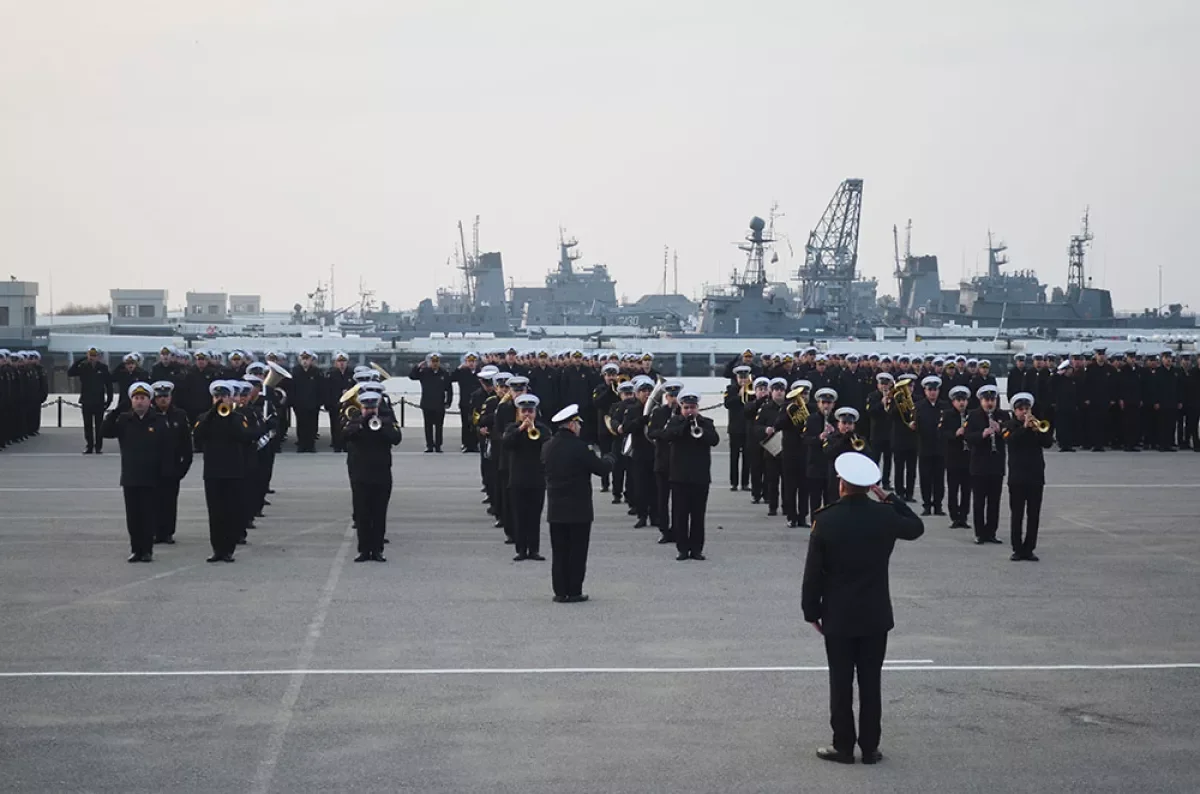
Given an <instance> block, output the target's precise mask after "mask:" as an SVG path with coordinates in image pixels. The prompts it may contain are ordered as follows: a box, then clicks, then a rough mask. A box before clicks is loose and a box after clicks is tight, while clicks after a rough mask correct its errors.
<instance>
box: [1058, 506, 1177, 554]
mask: <svg viewBox="0 0 1200 794" xmlns="http://www.w3.org/2000/svg"><path fill="white" fill-rule="evenodd" d="M1059 518H1061V519H1062V520H1063V521H1066V522H1067V523H1068V524H1074V525H1075V526H1077V527H1082V528H1084V529H1093V530H1095V531H1096V532H1099V533H1100V534H1102V535H1106V536H1108V537H1110V538H1113V539H1114V540H1119V541H1122V542H1124V543H1131V544H1133V545H1134V546H1137V547H1138V548H1139V549H1142V550H1143V551H1148V552H1150V553H1152V554H1166V555H1168V556H1170V557H1174V558H1175V559H1177V560H1181V561H1183V562H1186V563H1188V564H1190V565H1200V560H1194V559H1192V558H1191V557H1185V556H1184V555H1182V554H1180V553H1178V552H1174V551H1171V550H1169V549H1160V548H1157V547H1155V546H1148V545H1146V544H1145V543H1143V542H1142V541H1141V540H1140V539H1139V538H1137V537H1134V536H1133V535H1122V534H1121V533H1119V532H1113V531H1112V530H1110V529H1105V528H1104V527H1102V526H1099V525H1098V524H1093V523H1092V522H1090V521H1084V520H1083V519H1082V518H1072V517H1071V516H1064V515H1060V516H1059Z"/></svg>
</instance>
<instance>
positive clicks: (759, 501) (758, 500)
mask: <svg viewBox="0 0 1200 794" xmlns="http://www.w3.org/2000/svg"><path fill="white" fill-rule="evenodd" d="M750 504H752V505H760V504H762V497H760V496H756V497H754V498H753V499H751V500H750Z"/></svg>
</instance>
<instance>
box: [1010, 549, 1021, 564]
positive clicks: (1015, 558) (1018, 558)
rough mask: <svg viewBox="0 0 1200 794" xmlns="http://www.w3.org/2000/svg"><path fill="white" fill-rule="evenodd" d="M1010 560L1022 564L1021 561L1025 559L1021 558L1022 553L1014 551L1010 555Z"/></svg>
mask: <svg viewBox="0 0 1200 794" xmlns="http://www.w3.org/2000/svg"><path fill="white" fill-rule="evenodd" d="M1008 558H1009V559H1010V560H1012V561H1013V562H1020V561H1021V560H1023V559H1025V558H1024V557H1022V556H1021V552H1019V551H1014V552H1013V553H1012V554H1010V555H1008Z"/></svg>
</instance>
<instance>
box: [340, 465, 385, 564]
mask: <svg viewBox="0 0 1200 794" xmlns="http://www.w3.org/2000/svg"><path fill="white" fill-rule="evenodd" d="M350 495H351V499H352V500H353V502H354V516H355V518H356V520H357V521H358V553H359V554H370V553H371V552H379V553H383V535H384V533H385V532H386V531H387V509H388V502H389V501H391V498H392V481H391V480H390V479H389V480H387V481H386V482H355V481H354V480H351V481H350Z"/></svg>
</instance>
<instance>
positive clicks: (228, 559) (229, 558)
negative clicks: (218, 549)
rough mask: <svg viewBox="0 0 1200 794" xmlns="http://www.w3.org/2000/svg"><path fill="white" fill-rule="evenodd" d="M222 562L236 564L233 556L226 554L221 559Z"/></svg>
mask: <svg viewBox="0 0 1200 794" xmlns="http://www.w3.org/2000/svg"><path fill="white" fill-rule="evenodd" d="M221 562H234V559H233V555H232V554H225V555H222V557H221Z"/></svg>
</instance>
